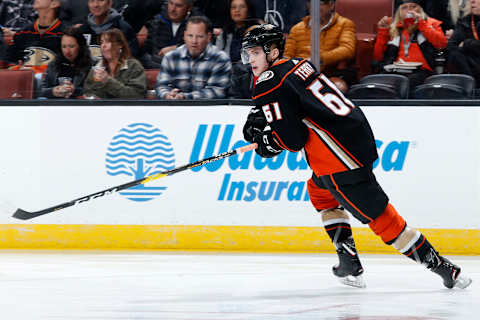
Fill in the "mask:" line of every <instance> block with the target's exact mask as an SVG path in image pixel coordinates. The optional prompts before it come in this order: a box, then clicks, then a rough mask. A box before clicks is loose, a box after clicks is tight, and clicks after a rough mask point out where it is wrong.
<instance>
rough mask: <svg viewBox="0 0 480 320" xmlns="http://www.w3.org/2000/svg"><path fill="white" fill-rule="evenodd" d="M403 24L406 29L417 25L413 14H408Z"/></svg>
mask: <svg viewBox="0 0 480 320" xmlns="http://www.w3.org/2000/svg"><path fill="white" fill-rule="evenodd" d="M403 24H404V26H405V28H408V27H410V26H413V25H414V24H415V17H414V16H413V14H411V13H407V14H406V15H405V19H403Z"/></svg>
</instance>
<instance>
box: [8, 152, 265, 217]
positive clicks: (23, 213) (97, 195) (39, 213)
mask: <svg viewBox="0 0 480 320" xmlns="http://www.w3.org/2000/svg"><path fill="white" fill-rule="evenodd" d="M256 148H257V144H256V143H253V144H249V145H247V146H245V147H241V148H238V149H235V150H231V151H228V152H224V153H221V154H218V155H215V156H211V157H209V158H205V159H203V160H198V161H195V162H192V163H189V164H186V165H183V166H180V167H177V168H174V169H171V170H168V171H164V172H160V173H157V174H154V175H151V176H148V177H145V178H142V179H138V180H135V181H131V182H127V183H124V184H121V185H118V186H115V187H111V188H108V189H105V190H102V191H98V192H95V193H92V194H89V195H87V196H83V197H81V198H78V199H74V200H71V201H68V202H64V203H62V204H59V205H56V206H53V207H50V208H46V209H43V210H39V211H33V212H28V211H25V210H22V209H20V208H18V209H17V210H16V211H15V213H14V214H13V217H14V218H17V219H21V220H29V219H32V218H35V217H38V216H42V215H44V214H47V213H51V212H54V211H58V210H61V209H65V208H68V207H71V206H74V205H76V204H79V203H82V202H87V201H89V200H92V199H96V198H100V197H103V196H106V195H109V194H112V193H114V192H118V191H120V190H125V189H129V188H132V187H135V186H137V185H139V184H144V183H147V182H150V181H153V180H156V179H160V178H163V177H166V176H171V175H173V174H175V173H178V172H182V171H185V170H189V169H192V168H195V167H199V166H202V165H204V164H207V163H210V162H213V161H217V160H220V159H224V158H228V157H231V156H233V155H235V154H240V153H244V152H247V151H250V150H254V149H256Z"/></svg>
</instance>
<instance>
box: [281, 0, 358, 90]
mask: <svg viewBox="0 0 480 320" xmlns="http://www.w3.org/2000/svg"><path fill="white" fill-rule="evenodd" d="M308 4H309V5H310V1H308ZM310 25H311V22H310V16H306V17H304V18H303V19H302V21H301V22H299V23H297V24H296V25H295V26H293V27H292V29H291V30H290V34H289V35H288V38H287V41H286V44H285V56H286V57H288V58H304V59H310V54H311V53H310V31H311V28H310ZM320 26H321V31H322V32H321V34H320V60H321V70H322V72H323V73H324V74H325V75H326V76H327V77H338V78H340V79H343V80H344V81H345V82H346V83H347V84H348V85H351V84H353V83H355V82H356V81H357V73H356V70H355V68H354V67H353V64H352V62H353V59H354V58H355V46H356V42H357V39H356V32H355V24H354V22H353V21H351V20H350V19H347V18H345V17H342V16H341V15H339V14H338V13H337V12H335V0H322V1H321V2H320Z"/></svg>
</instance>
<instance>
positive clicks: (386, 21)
mask: <svg viewBox="0 0 480 320" xmlns="http://www.w3.org/2000/svg"><path fill="white" fill-rule="evenodd" d="M419 3H420V1H419V0H402V4H401V5H400V7H399V8H398V9H397V11H396V12H395V15H394V18H393V21H392V19H391V18H389V17H383V18H382V19H380V21H379V22H378V35H377V40H376V42H375V48H374V58H375V60H376V64H377V66H378V68H379V69H380V72H383V70H384V67H385V66H386V65H390V64H392V63H394V62H397V63H398V62H411V63H413V62H417V63H420V64H421V65H420V66H419V68H417V69H415V70H409V73H405V75H406V76H407V77H408V78H409V79H410V89H413V88H414V87H416V86H417V85H419V84H421V83H423V81H424V80H425V78H427V77H428V76H430V75H432V74H433V68H434V66H435V49H443V48H445V47H446V45H447V39H446V38H445V34H444V33H443V31H442V29H441V27H440V25H441V24H442V22H441V21H438V20H436V19H433V18H429V17H428V16H427V14H426V13H425V12H424V11H423V9H422V7H421V6H420V4H419ZM377 62H379V63H377Z"/></svg>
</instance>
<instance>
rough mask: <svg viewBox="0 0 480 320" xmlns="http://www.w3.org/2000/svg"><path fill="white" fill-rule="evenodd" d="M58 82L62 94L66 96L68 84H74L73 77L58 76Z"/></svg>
mask: <svg viewBox="0 0 480 320" xmlns="http://www.w3.org/2000/svg"><path fill="white" fill-rule="evenodd" d="M58 84H59V85H60V86H61V88H60V91H61V92H62V95H63V96H64V97H66V96H67V95H68V89H67V86H68V85H70V84H72V78H70V77H59V78H58Z"/></svg>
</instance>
